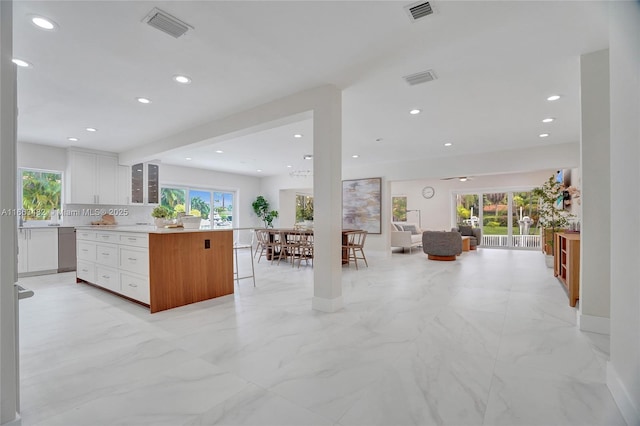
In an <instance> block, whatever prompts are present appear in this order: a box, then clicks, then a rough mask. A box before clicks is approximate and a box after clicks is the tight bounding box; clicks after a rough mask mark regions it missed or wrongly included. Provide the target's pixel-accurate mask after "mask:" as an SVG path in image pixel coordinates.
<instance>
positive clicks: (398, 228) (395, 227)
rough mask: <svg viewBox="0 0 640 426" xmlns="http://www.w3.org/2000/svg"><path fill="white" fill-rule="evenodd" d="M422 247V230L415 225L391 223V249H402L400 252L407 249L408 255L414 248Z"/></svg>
mask: <svg viewBox="0 0 640 426" xmlns="http://www.w3.org/2000/svg"><path fill="white" fill-rule="evenodd" d="M421 245H422V229H420V228H419V227H418V225H416V224H415V223H408V222H392V223H391V247H402V251H403V252H404V250H405V249H406V248H409V253H411V251H412V250H413V248H414V247H420V246H421Z"/></svg>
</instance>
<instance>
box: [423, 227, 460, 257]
mask: <svg viewBox="0 0 640 426" xmlns="http://www.w3.org/2000/svg"><path fill="white" fill-rule="evenodd" d="M422 251H424V253H425V254H426V255H427V258H428V259H430V260H456V256H457V255H459V254H461V253H462V235H460V233H459V232H456V231H451V232H447V231H424V232H423V233H422Z"/></svg>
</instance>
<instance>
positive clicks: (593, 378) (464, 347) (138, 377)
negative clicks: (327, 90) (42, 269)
mask: <svg viewBox="0 0 640 426" xmlns="http://www.w3.org/2000/svg"><path fill="white" fill-rule="evenodd" d="M367 258H368V260H369V265H370V266H369V268H361V269H360V270H359V271H356V270H355V268H354V267H353V266H351V267H349V268H347V267H344V268H343V295H344V303H345V308H344V309H342V310H341V311H339V312H336V313H332V314H327V313H321V312H317V311H313V310H312V309H311V297H312V293H313V284H312V278H313V275H312V274H313V269H312V268H311V267H307V266H305V265H304V263H303V265H302V266H301V267H300V268H299V269H298V268H291V265H289V264H286V263H281V264H280V265H279V266H277V265H275V264H274V265H270V264H269V263H268V262H265V261H264V259H263V260H262V261H261V262H260V263H259V264H256V274H257V279H256V282H257V287H255V288H254V287H253V285H252V282H251V280H250V279H249V280H242V281H241V282H240V287H239V289H238V288H236V289H237V292H236V294H235V295H233V296H226V297H223V298H219V299H215V300H210V301H206V302H202V303H198V304H193V305H189V306H185V307H182V308H178V309H173V310H169V311H165V312H160V313H157V314H153V315H151V314H149V313H148V311H147V310H145V309H144V308H142V307H140V306H138V305H135V304H133V303H131V302H128V301H126V300H122V299H120V298H118V297H115V296H113V295H111V294H108V293H105V292H102V291H100V290H98V289H95V288H92V287H89V286H87V285H78V284H76V283H75V275H74V273H65V274H57V275H48V276H40V277H31V278H25V279H21V280H20V284H21V285H23V286H25V287H28V288H30V289H32V290H34V291H35V296H34V297H33V298H31V299H26V300H23V301H21V303H20V339H21V345H20V352H21V391H22V392H21V397H22V401H21V402H22V417H23V425H25V426H36V425H37V426H43V425H65V426H75V425H77V426H84V425H92V426H93V425H214V424H215V425H218V424H219V425H335V426H348V425H349V426H350V425H394V426H395V425H624V420H623V419H622V417H621V415H620V413H619V411H618V409H617V407H616V405H615V403H614V401H613V399H612V397H611V394H610V393H609V390H608V389H607V387H606V385H605V364H606V361H607V359H608V347H609V341H608V337H607V336H604V335H598V334H592V333H583V332H580V331H579V330H578V329H577V328H576V315H575V309H573V308H571V307H569V305H568V299H567V296H566V294H565V292H564V290H563V288H562V286H561V285H560V283H559V282H558V281H557V280H556V279H555V278H554V277H553V273H552V271H551V270H550V269H547V268H546V267H545V265H544V259H543V256H542V255H541V253H539V252H529V251H508V250H491V249H480V250H478V251H477V252H469V253H464V254H463V255H462V256H460V258H459V259H458V260H457V261H455V262H437V261H428V260H426V258H425V256H424V254H422V253H419V252H414V253H413V254H408V253H404V254H403V253H398V252H396V253H393V254H392V255H391V256H384V255H381V254H376V253H369V252H367ZM241 261H242V262H244V264H243V265H242V266H241V274H243V271H242V269H243V268H247V267H248V265H249V263H248V256H243V257H242V258H241Z"/></svg>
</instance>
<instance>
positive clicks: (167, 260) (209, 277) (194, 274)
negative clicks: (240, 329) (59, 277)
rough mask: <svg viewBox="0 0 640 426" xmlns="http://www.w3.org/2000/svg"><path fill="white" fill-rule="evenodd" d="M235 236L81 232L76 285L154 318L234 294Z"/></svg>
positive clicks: (165, 231) (198, 232)
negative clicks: (100, 292)
mask: <svg viewBox="0 0 640 426" xmlns="http://www.w3.org/2000/svg"><path fill="white" fill-rule="evenodd" d="M122 228H125V229H126V228H127V227H122ZM232 232H233V231H231V230H193V231H192V232H190V231H189V230H177V231H176V230H169V229H160V230H154V231H146V232H144V231H143V232H140V231H139V230H137V229H136V228H135V227H133V228H130V229H129V230H126V231H122V230H109V231H102V230H94V229H90V228H83V229H79V231H78V232H77V254H78V267H77V279H76V281H77V282H78V283H81V282H84V283H88V284H90V285H93V286H97V287H100V288H102V289H104V290H107V291H109V292H111V293H114V294H117V295H118V296H121V297H124V298H126V299H129V300H131V301H134V302H136V303H138V304H141V305H144V306H146V307H148V308H149V310H150V312H151V313H155V312H160V311H163V310H166V309H172V308H176V307H179V306H184V305H188V304H191V303H196V302H201V301H203V300H208V299H212V298H215V297H220V296H225V295H228V294H233V290H234V287H233V233H232Z"/></svg>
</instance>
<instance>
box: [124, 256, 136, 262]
mask: <svg viewBox="0 0 640 426" xmlns="http://www.w3.org/2000/svg"><path fill="white" fill-rule="evenodd" d="M127 259H129V260H130V261H132V262H136V261H137V260H138V259H136V258H135V257H128V258H127Z"/></svg>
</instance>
